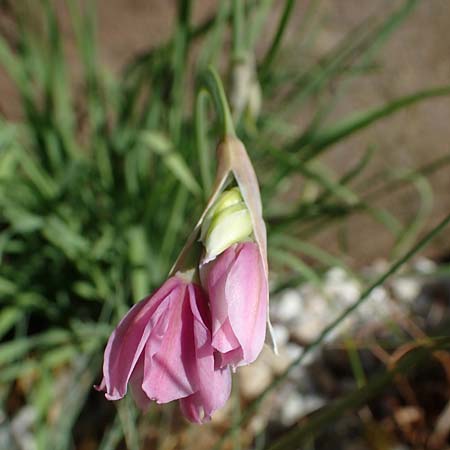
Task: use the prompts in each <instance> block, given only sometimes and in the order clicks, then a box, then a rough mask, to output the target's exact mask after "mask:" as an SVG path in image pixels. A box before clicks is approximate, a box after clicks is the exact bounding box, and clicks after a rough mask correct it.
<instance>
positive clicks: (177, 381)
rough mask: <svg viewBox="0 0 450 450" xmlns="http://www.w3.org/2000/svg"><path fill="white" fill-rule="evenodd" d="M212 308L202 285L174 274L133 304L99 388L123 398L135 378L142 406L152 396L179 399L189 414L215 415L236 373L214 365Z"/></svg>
mask: <svg viewBox="0 0 450 450" xmlns="http://www.w3.org/2000/svg"><path fill="white" fill-rule="evenodd" d="M209 314H210V313H209V310H208V306H207V300H206V298H205V295H204V293H203V291H202V289H201V288H200V287H199V286H198V285H196V284H194V283H190V282H187V281H185V280H184V279H182V278H181V277H180V276H173V277H171V278H169V279H168V280H167V281H166V282H165V283H164V284H163V285H162V286H161V288H160V289H158V290H157V291H156V292H155V293H154V294H153V295H151V296H150V297H148V298H146V299H144V300H142V301H141V302H139V303H138V304H136V305H135V306H133V307H132V308H131V310H130V311H129V312H128V313H127V315H126V316H125V317H124V318H123V319H122V320H121V322H120V323H119V325H118V326H117V328H116V329H115V330H114V332H113V333H112V335H111V337H110V338H109V340H108V344H107V346H106V350H105V356H104V363H103V381H102V383H101V385H100V386H99V387H98V389H99V390H104V391H105V392H106V394H105V396H106V398H107V399H108V400H118V399H121V398H122V397H123V396H124V395H125V394H126V392H127V385H128V383H130V386H131V391H132V393H133V396H134V398H135V400H136V402H137V404H138V405H139V406H140V407H141V408H142V409H146V408H147V407H148V405H149V402H150V400H155V401H156V402H157V403H168V402H170V401H172V400H177V399H179V400H180V406H181V410H182V412H183V414H184V416H185V417H186V418H187V419H188V420H190V421H192V422H197V423H203V422H206V421H208V420H210V418H211V414H212V413H213V412H214V411H215V410H217V409H218V408H221V407H222V406H223V405H224V404H225V402H226V401H227V399H228V397H229V395H230V388H231V375H230V371H229V369H227V368H223V369H222V368H221V369H215V367H214V354H213V353H214V349H213V347H212V345H211V333H210V318H209Z"/></svg>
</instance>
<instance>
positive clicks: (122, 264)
mask: <svg viewBox="0 0 450 450" xmlns="http://www.w3.org/2000/svg"><path fill="white" fill-rule="evenodd" d="M80 3H82V2H76V1H73V0H68V1H67V2H66V6H67V10H68V15H69V17H70V18H71V25H72V28H73V31H74V34H75V36H76V39H77V48H78V52H79V60H80V62H81V64H82V68H83V78H82V86H81V88H78V89H77V91H76V92H75V91H74V89H73V84H72V81H73V80H72V79H71V67H70V66H69V64H68V61H67V58H66V55H65V52H64V50H63V45H62V44H63V36H62V33H61V29H60V24H59V22H58V20H57V16H56V13H55V10H54V6H53V4H52V3H51V2H50V1H48V0H40V1H37V2H35V3H31V2H30V5H32V6H30V7H31V9H32V10H31V11H29V12H28V13H26V12H25V11H23V10H21V9H20V8H12V9H13V11H14V18H15V23H16V27H17V30H18V34H17V35H18V39H19V40H18V42H17V45H15V46H14V47H13V46H11V45H10V44H9V43H8V42H7V41H6V39H5V38H0V64H1V66H2V67H3V68H5V69H6V71H7V73H8V75H9V77H10V78H11V80H12V81H13V82H14V84H15V86H16V88H17V91H18V93H19V95H20V99H21V105H22V112H23V119H22V120H21V121H20V122H18V123H13V122H10V121H8V120H7V119H6V118H1V117H0V261H1V266H0V267H1V269H0V305H1V306H0V308H1V309H0V338H1V339H2V340H1V343H0V369H1V370H0V380H1V383H2V385H3V386H2V391H4V392H2V395H3V394H5V393H7V392H9V389H10V388H11V386H13V384H14V382H15V381H17V380H21V379H32V380H33V388H32V389H30V390H29V391H26V392H25V394H24V395H25V396H26V399H25V400H26V401H27V402H29V403H30V404H32V405H34V406H35V408H36V411H37V412H38V417H37V419H36V436H37V439H38V444H39V448H40V449H47V448H54V449H61V450H63V449H70V448H73V446H74V444H73V436H72V431H73V427H74V424H75V422H76V420H77V418H78V417H79V414H80V411H81V410H82V408H83V406H84V404H85V402H86V401H87V397H88V395H89V393H90V390H91V386H92V384H93V383H94V382H95V381H96V380H98V377H99V367H100V364H101V354H102V351H103V348H104V344H105V342H106V339H107V337H108V334H109V332H110V331H111V329H112V327H113V326H114V324H116V323H117V321H118V320H119V318H120V317H121V316H122V315H123V314H124V313H125V312H126V311H127V310H128V308H129V307H130V305H132V304H133V303H134V302H136V301H138V300H139V299H140V298H142V297H143V296H145V295H146V294H148V293H150V292H151V291H152V290H154V289H155V288H156V287H158V286H159V285H160V284H161V283H162V282H163V280H164V279H165V277H166V275H167V273H168V270H169V269H170V266H171V264H172V263H173V261H174V259H175V258H176V255H177V252H178V251H179V250H180V249H181V247H182V246H183V241H184V239H185V237H186V236H187V235H188V233H189V232H190V230H191V228H192V227H193V225H194V223H195V221H196V220H197V218H198V216H199V214H200V212H201V210H202V206H203V204H204V201H205V199H206V198H207V196H208V190H209V188H210V186H211V179H212V171H213V166H214V146H215V144H216V141H217V133H216V127H215V122H214V121H213V120H212V117H211V121H209V122H210V123H207V120H206V118H208V119H209V118H210V117H209V115H208V113H209V110H208V108H207V106H208V105H207V103H206V101H205V99H206V97H205V95H204V93H202V92H199V93H198V96H197V97H195V99H194V101H193V102H192V97H193V95H192V94H193V93H195V92H196V91H195V88H194V86H190V85H189V74H190V73H191V71H194V75H195V78H196V79H198V77H199V75H200V73H201V72H202V70H203V69H204V68H205V67H206V65H207V64H210V63H216V62H218V61H219V60H222V61H224V62H225V63H226V64H225V66H226V67H227V71H228V73H229V74H231V75H232V78H233V75H234V78H233V79H234V82H233V83H232V85H231V87H230V96H231V95H232V93H233V91H236V90H239V89H241V90H242V86H240V85H239V83H243V82H244V81H243V78H239V76H238V74H237V70H238V67H239V64H243V65H244V66H246V67H247V69H248V70H253V69H254V70H255V72H254V73H252V76H253V77H254V80H256V81H257V82H258V80H259V83H260V86H259V87H260V89H261V92H262V100H263V105H264V109H263V111H262V112H261V114H260V116H258V115H257V114H256V113H255V111H251V108H250V107H249V105H248V104H247V103H246V104H245V105H244V107H245V110H244V112H243V113H242V114H235V117H234V119H235V128H236V131H237V134H238V135H239V136H240V137H241V138H242V140H243V141H244V142H245V144H246V146H247V148H248V150H249V153H250V156H251V157H252V158H253V159H254V161H255V163H256V168H257V171H258V176H259V178H260V181H261V188H262V194H263V203H264V205H265V214H266V218H267V224H268V229H269V259H270V263H271V270H272V275H273V280H274V291H275V290H277V289H281V288H282V287H284V286H287V285H292V284H298V283H300V282H302V281H305V280H308V281H311V282H313V283H318V284H320V281H321V274H322V273H323V270H324V269H326V268H328V267H330V266H335V265H339V266H342V267H344V268H345V269H346V270H350V269H349V268H348V267H347V266H346V264H345V262H344V258H343V255H332V254H330V253H329V252H326V251H324V250H323V249H320V248H317V247H316V246H315V245H313V244H310V243H308V242H307V241H308V239H309V238H310V237H311V236H312V235H313V234H315V233H317V232H319V231H321V230H323V229H325V228H327V227H329V226H332V225H333V224H335V223H336V222H342V221H344V220H345V219H346V218H348V217H349V216H350V215H352V214H353V213H356V212H359V213H365V214H368V215H369V216H371V217H373V218H374V219H375V220H377V221H378V222H380V223H381V224H382V226H384V227H387V228H388V229H389V230H390V231H391V232H392V233H393V234H394V237H395V248H394V249H393V256H394V257H397V256H398V255H399V254H403V253H404V252H405V251H406V249H408V248H410V247H411V246H412V245H413V243H414V242H415V241H416V239H417V236H418V235H419V233H420V232H421V231H422V229H423V226H424V225H425V223H426V222H427V219H428V217H429V214H430V211H431V209H430V205H431V204H432V198H433V193H432V191H431V189H430V187H429V184H428V182H427V178H426V176H427V175H429V174H430V173H431V172H432V171H435V170H438V169H440V168H442V167H444V166H445V165H446V164H448V162H449V159H448V158H446V159H445V160H439V161H438V162H436V164H434V165H433V164H431V165H429V166H427V167H425V168H418V169H417V170H415V169H413V170H411V171H408V172H407V173H406V172H405V171H401V172H400V171H398V172H397V173H394V174H390V175H391V177H390V179H389V180H388V181H387V182H385V181H382V182H381V183H378V184H377V185H376V186H375V189H373V185H371V186H370V190H368V191H363V190H360V189H356V188H355V180H356V179H357V178H358V177H360V176H361V174H362V173H363V171H364V170H365V168H366V167H367V166H368V165H370V161H371V154H372V150H368V151H367V152H366V153H365V154H363V155H362V156H361V157H360V156H358V157H357V158H356V159H358V158H360V160H359V161H358V163H357V164H356V165H355V166H354V167H353V168H352V169H351V170H350V171H349V172H348V173H346V174H344V175H343V176H341V177H340V178H339V177H338V176H337V175H336V174H335V173H333V172H332V170H331V169H330V168H327V167H325V166H324V163H323V160H321V156H322V155H323V154H324V153H326V152H329V151H332V150H333V145H334V144H335V143H337V142H339V141H341V140H343V139H345V138H347V137H349V136H353V135H354V134H355V133H356V132H357V131H359V130H360V129H362V128H364V127H368V126H370V125H372V124H374V123H376V122H377V121H379V120H381V119H384V118H386V117H388V116H390V115H391V114H394V113H395V112H396V111H398V110H401V109H404V108H407V107H408V106H410V105H412V104H414V103H417V102H420V101H424V100H427V99H430V98H433V97H440V96H446V95H449V94H450V87H449V86H444V87H437V88H436V87H433V88H430V89H428V90H425V91H422V92H418V93H413V94H410V95H406V96H405V97H402V98H400V99H396V100H394V101H392V102H390V103H388V104H385V105H376V106H375V107H374V108H372V109H370V110H368V111H360V112H357V113H355V114H352V115H351V116H350V117H347V118H343V119H341V120H340V121H339V122H337V123H334V124H331V125H330V124H327V125H325V119H326V118H327V116H329V114H330V113H331V112H332V110H333V108H334V106H335V103H336V99H337V98H338V96H339V92H340V91H339V89H340V88H341V86H343V85H344V84H347V83H351V81H352V79H353V78H354V77H355V76H359V75H358V74H360V72H358V71H359V70H360V69H361V68H367V67H370V65H371V64H372V63H373V61H374V58H375V56H376V55H377V51H378V50H380V48H381V46H382V44H383V43H384V42H385V41H386V40H387V39H388V38H389V36H390V35H391V34H392V33H393V32H394V31H395V29H397V28H398V26H399V25H400V24H401V23H402V21H403V20H404V19H405V18H406V17H407V16H408V14H409V13H410V12H411V11H412V9H413V8H414V6H415V4H416V3H417V1H414V0H408V1H405V2H404V3H403V5H402V6H401V7H400V8H399V9H398V10H394V11H391V12H390V13H389V14H387V15H386V14H384V15H383V16H382V17H381V15H380V16H378V15H377V16H376V17H371V18H370V19H368V21H367V23H365V24H362V25H361V26H360V27H357V28H356V29H355V30H353V31H352V32H351V33H350V34H349V35H348V36H347V37H346V38H344V39H343V41H342V42H339V43H337V45H336V47H335V48H334V49H333V50H331V51H330V52H329V53H328V54H326V55H325V56H324V57H323V58H321V59H320V60H319V61H317V62H315V63H313V64H311V65H309V66H305V65H303V63H302V58H301V57H299V58H298V62H297V65H296V66H295V67H290V68H289V67H287V65H286V67H285V66H284V65H283V54H282V41H283V37H284V35H285V31H286V28H287V27H288V24H289V20H290V18H291V16H292V11H293V9H294V3H295V2H293V1H290V0H287V1H286V2H285V6H284V9H283V11H282V15H281V17H280V22H279V24H278V27H277V30H276V32H275V35H274V37H273V40H272V42H271V44H270V45H269V47H268V50H267V51H266V53H265V54H264V55H263V56H262V58H258V61H256V64H253V62H254V61H253V59H254V55H255V47H256V44H257V42H258V39H259V36H260V35H261V33H263V31H264V23H265V21H266V20H267V18H268V16H269V14H270V12H271V8H272V7H273V6H274V5H273V4H274V3H275V2H273V1H270V0H269V1H261V2H253V1H249V2H245V4H244V2H242V1H240V0H236V1H233V2H220V7H219V11H218V12H217V14H216V16H215V17H213V18H211V19H210V20H208V21H206V22H204V23H202V24H200V25H199V26H197V27H193V26H192V23H191V14H190V13H191V9H192V8H191V6H192V5H191V2H190V1H189V0H184V1H182V0H180V1H179V2H178V6H179V7H178V18H177V23H176V26H175V29H174V32H173V36H172V39H171V40H170V41H169V42H167V43H166V44H164V45H161V46H160V47H156V48H154V49H152V50H150V51H149V52H148V53H145V54H142V55H140V56H139V57H137V58H136V59H135V60H133V61H131V62H130V63H129V65H128V66H127V67H125V68H124V70H123V73H122V75H121V76H118V77H115V76H113V75H112V74H111V73H109V72H108V71H107V70H106V69H105V68H104V67H102V66H101V65H100V63H99V62H98V58H97V52H98V49H97V48H96V38H95V33H96V30H95V18H94V17H93V11H95V8H94V7H87V6H86V7H85V8H84V9H83V8H82V7H81V6H80ZM316 4H317V2H311V6H310V9H309V10H308V12H307V18H308V23H311V24H313V23H314V22H315V15H317V8H316V6H315V5H316ZM36 21H37V22H39V24H40V26H39V27H37V26H35V25H36V23H35V22H36ZM303 25H304V26H305V27H306V26H307V25H308V24H306V23H305V24H303ZM313 32H319V31H318V30H309V32H306V31H305V32H304V33H303V38H304V42H302V43H300V44H299V48H300V49H301V48H304V49H306V48H307V47H308V45H311V39H310V37H311V33H313ZM228 36H231V37H232V46H231V50H230V52H229V53H228V52H227V51H224V50H223V48H224V43H225V42H226V39H227V37H228ZM194 44H196V45H198V44H199V46H200V57H199V58H198V61H197V63H196V64H194V65H190V64H188V61H189V60H188V56H189V55H190V52H191V50H192V47H193V45H194ZM252 61H253V62H252ZM277 61H279V62H280V64H275V62H277ZM362 73H363V72H362ZM331 83H333V84H335V83H337V84H338V89H337V90H336V91H335V93H332V92H331V90H330V89H329V86H330V84H331ZM249 88H250V86H243V92H247V91H249ZM281 88H282V89H281ZM278 90H280V91H281V92H282V94H281V95H279V96H274V95H273V94H274V93H276V92H277V91H278ZM272 97H274V98H273V99H272V100H269V99H271V98H272ZM306 100H311V101H312V102H313V103H314V104H315V105H318V106H317V109H316V111H315V114H314V118H313V120H312V121H311V123H310V124H309V125H308V126H306V127H304V128H301V129H297V128H296V129H294V130H293V133H292V132H291V128H289V127H288V126H287V125H286V124H288V123H290V122H291V119H292V118H293V117H295V116H296V114H298V112H299V111H300V110H301V109H302V108H304V107H305V105H306ZM192 104H193V105H194V106H193V107H191V105H192ZM192 109H194V110H195V111H192ZM298 179H302V180H303V182H304V184H305V186H304V191H305V192H313V194H312V195H306V194H305V195H303V196H302V197H301V198H296V199H294V200H288V199H287V197H286V192H285V188H286V185H289V183H291V182H295V180H298ZM408 184H409V185H412V186H414V187H415V188H416V189H417V192H418V196H419V200H420V208H419V209H418V212H417V216H416V217H415V218H414V219H413V220H412V221H411V222H410V223H406V224H403V223H400V222H399V220H398V219H397V218H396V217H395V215H394V214H393V213H392V212H390V211H387V210H385V209H382V208H380V207H378V206H376V205H375V203H374V201H375V199H377V198H380V197H381V196H383V195H385V194H386V193H387V192H389V193H390V192H392V191H393V190H394V189H398V188H400V187H403V186H405V185H408ZM280 203H282V204H283V208H282V209H280V208H279V206H278V205H279V204H280ZM425 241H426V240H423V241H420V243H419V244H418V245H417V246H416V247H414V248H413V251H412V253H411V252H410V253H407V254H406V256H405V257H403V258H401V259H399V260H398V261H399V262H397V263H395V264H394V265H393V269H394V270H396V269H397V268H398V267H399V265H400V264H402V263H403V262H405V261H407V260H408V259H409V258H410V257H411V256H412V255H413V254H414V253H415V252H416V251H417V250H418V249H419V248H421V246H422V244H423V243H424V242H425ZM304 255H306V256H307V257H308V258H310V259H311V260H312V261H313V262H314V264H313V265H311V266H310V265H307V264H306V263H305V262H304V261H303V260H302V258H303V256H304ZM392 271H393V270H391V271H389V272H388V273H387V275H389V274H390V273H392ZM385 279H386V277H383V278H382V279H380V280H377V281H376V282H375V284H374V285H372V287H370V288H369V290H368V291H366V292H365V293H364V294H363V296H362V297H361V299H360V300H359V301H358V302H357V304H355V305H354V307H352V308H351V309H349V310H348V311H347V312H346V313H345V314H346V315H347V314H350V313H351V312H352V311H353V310H354V309H355V308H356V307H357V306H358V305H359V304H360V303H361V302H362V301H363V300H364V299H365V298H366V297H367V295H368V294H369V293H370V291H371V289H373V287H374V286H377V285H379V284H381V282H383V281H384V280H385ZM341 320H343V317H340V318H337V319H336V321H334V322H333V323H332V325H330V327H329V328H327V329H326V330H325V331H324V332H323V334H322V335H321V336H320V337H319V338H318V341H317V342H316V343H314V344H313V346H317V345H319V344H320V342H321V341H322V340H323V338H324V337H325V336H326V334H327V333H328V332H330V331H331V330H332V329H333V327H334V326H335V325H336V324H338V323H339V322H340V321H341ZM313 346H312V347H313ZM300 362H301V358H300V359H299V360H298V361H296V363H295V364H298V363H300ZM63 369H66V370H68V373H69V375H68V377H69V381H68V383H69V385H70V389H69V391H68V392H69V393H68V394H67V395H64V396H62V397H61V398H56V393H55V390H54V389H53V387H54V386H53V384H54V380H55V379H56V376H57V372H58V370H63ZM286 373H287V372H286ZM282 380H283V376H281V377H280V379H279V380H278V381H276V383H275V384H274V385H272V386H271V387H270V388H269V390H271V389H273V388H274V387H275V386H276V385H277V384H278V383H280V382H281V381H282ZM383 380H384V378H383ZM383 382H384V381H383ZM377 383H379V382H378V381H377ZM367 389H370V387H367ZM5 395H6V394H5ZM55 403H57V404H58V407H59V408H61V410H62V411H68V412H69V413H68V414H62V415H61V417H60V418H59V419H58V420H57V421H53V422H52V421H51V420H50V417H49V416H50V411H51V408H52V405H53V406H54V405H55ZM256 407H257V403H255V404H254V405H252V406H251V408H256ZM251 408H250V409H249V411H250V412H251V411H252V409H251ZM249 414H250V413H249V412H246V411H243V415H242V417H243V418H242V419H241V418H240V412H239V420H235V421H234V422H236V423H235V425H234V427H233V429H232V430H230V433H232V432H234V431H235V430H236V427H239V424H240V423H242V421H243V420H244V419H246V418H248V417H249ZM158 420H159V416H158ZM135 422H136V413H135V411H134V410H133V407H132V405H130V404H128V403H125V402H124V403H121V404H120V406H119V407H118V414H117V416H116V418H115V419H114V421H113V422H112V424H111V426H110V427H109V428H108V430H107V432H105V434H104V438H103V440H102V442H101V448H102V449H114V448H117V445H118V444H119V443H120V441H121V440H122V438H124V439H125V441H126V442H127V445H128V446H129V448H130V449H131V448H139V442H138V433H137V428H136V427H137V425H136V423H135ZM233 430H234V431H233ZM293 433H294V434H292V435H293V436H294V435H295V431H294V432H293ZM289 439H290V438H289ZM289 442H290V441H289ZM273 448H288V447H277V446H276V445H275V446H274V447H273Z"/></svg>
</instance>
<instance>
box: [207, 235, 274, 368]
mask: <svg viewBox="0 0 450 450" xmlns="http://www.w3.org/2000/svg"><path fill="white" fill-rule="evenodd" d="M201 276H202V280H203V285H204V286H205V289H206V290H207V292H208V295H209V300H210V308H211V317H212V325H211V326H212V329H211V330H212V346H213V347H214V348H215V349H216V350H217V351H218V352H219V353H220V354H221V360H220V362H219V366H220V367H225V366H226V365H228V364H231V365H232V366H241V365H245V364H249V363H251V362H253V361H254V360H255V359H256V358H257V356H258V355H259V353H260V352H261V350H262V347H263V345H264V339H265V334H266V321H267V308H268V304H267V300H268V291H267V289H268V283H267V276H266V272H265V270H264V265H263V262H262V260H261V253H260V251H259V249H258V246H257V244H256V243H254V242H244V243H240V244H234V245H232V246H231V247H229V248H228V249H227V250H225V251H224V252H223V253H221V254H220V255H218V256H217V257H216V259H214V260H213V261H211V262H209V263H207V264H204V265H203V266H202V267H201Z"/></svg>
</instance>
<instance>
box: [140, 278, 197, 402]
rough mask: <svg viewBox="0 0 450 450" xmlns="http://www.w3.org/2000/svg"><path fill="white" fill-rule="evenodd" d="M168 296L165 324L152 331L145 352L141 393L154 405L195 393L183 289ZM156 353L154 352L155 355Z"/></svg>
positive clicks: (188, 316)
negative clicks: (155, 402)
mask: <svg viewBox="0 0 450 450" xmlns="http://www.w3.org/2000/svg"><path fill="white" fill-rule="evenodd" d="M173 294H176V295H172V294H171V295H170V306H169V311H168V313H167V314H168V317H167V321H160V323H158V325H157V326H156V327H155V328H154V329H153V331H152V334H151V336H150V339H149V341H148V343H147V345H146V348H145V361H144V381H143V384H142V389H143V390H144V392H145V393H146V394H147V396H148V397H149V398H151V399H153V400H156V401H157V402H158V403H167V402H170V401H172V400H176V399H179V398H183V397H187V396H189V395H191V394H193V393H194V392H195V390H196V389H195V384H194V381H195V380H194V377H193V374H194V373H195V370H196V369H195V363H196V361H195V351H194V341H193V328H192V327H193V325H192V313H191V311H190V305H189V300H188V293H187V285H184V286H183V289H182V290H180V291H177V292H176V293H175V292H174V293H173ZM155 350H156V351H155Z"/></svg>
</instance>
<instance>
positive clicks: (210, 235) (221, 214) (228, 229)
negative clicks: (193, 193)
mask: <svg viewBox="0 0 450 450" xmlns="http://www.w3.org/2000/svg"><path fill="white" fill-rule="evenodd" d="M252 232H253V227H252V222H251V218H250V213H249V211H248V209H247V206H246V205H245V203H244V201H243V199H242V196H241V193H240V192H239V189H238V188H233V189H230V190H228V191H224V192H223V193H222V194H221V195H220V197H219V198H218V199H217V201H216V203H215V204H214V206H213V207H212V208H211V209H210V210H209V212H208V214H207V215H206V217H205V220H204V221H203V224H202V230H201V236H200V240H201V241H202V242H203V245H204V246H205V248H206V257H205V260H207V261H208V260H212V259H214V258H215V257H216V256H217V255H219V254H220V253H222V252H223V251H224V250H226V249H227V248H228V247H230V246H231V245H233V244H235V243H237V242H242V241H245V240H246V239H247V238H248V237H249V236H250V235H251V234H252Z"/></svg>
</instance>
